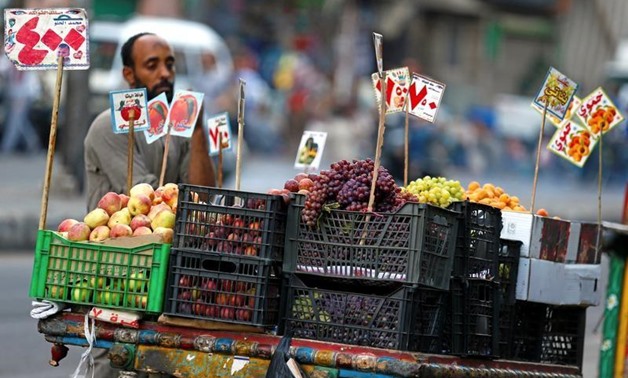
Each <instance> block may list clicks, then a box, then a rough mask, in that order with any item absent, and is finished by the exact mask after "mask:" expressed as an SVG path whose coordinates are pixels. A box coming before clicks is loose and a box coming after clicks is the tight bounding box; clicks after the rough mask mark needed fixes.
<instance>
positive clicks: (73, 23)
mask: <svg viewBox="0 0 628 378" xmlns="http://www.w3.org/2000/svg"><path fill="white" fill-rule="evenodd" d="M87 40H88V28H87V15H86V13H85V10H84V9H81V8H73V9H70V8H58V9H15V8H11V9H5V10H4V51H5V54H6V55H7V58H8V59H9V60H10V61H11V62H12V63H13V64H14V65H15V67H16V68H17V69H20V70H49V69H56V70H57V77H56V81H55V91H54V99H53V103H52V116H51V120H50V136H49V138H48V154H47V157H46V171H45V173H44V185H43V191H42V196H41V214H40V217H39V229H40V230H43V229H45V227H46V216H47V213H48V192H49V189H50V178H51V176H52V164H53V161H54V151H55V145H56V142H57V120H58V116H59V100H60V98H61V84H62V81H63V70H64V69H83V70H85V69H88V68H89V49H88V48H87Z"/></svg>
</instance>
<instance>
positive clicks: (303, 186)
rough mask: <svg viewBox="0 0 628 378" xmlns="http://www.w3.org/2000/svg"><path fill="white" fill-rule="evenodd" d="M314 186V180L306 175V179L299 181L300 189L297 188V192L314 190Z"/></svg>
mask: <svg viewBox="0 0 628 378" xmlns="http://www.w3.org/2000/svg"><path fill="white" fill-rule="evenodd" d="M313 186H314V181H312V180H310V179H309V178H307V177H306V178H304V179H301V181H299V189H298V190H297V192H298V191H299V190H312V187H313Z"/></svg>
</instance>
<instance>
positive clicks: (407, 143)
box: [403, 91, 410, 186]
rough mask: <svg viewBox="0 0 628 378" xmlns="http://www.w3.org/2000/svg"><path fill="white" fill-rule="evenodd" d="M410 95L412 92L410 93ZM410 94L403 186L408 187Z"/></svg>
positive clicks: (407, 105) (407, 109)
mask: <svg viewBox="0 0 628 378" xmlns="http://www.w3.org/2000/svg"><path fill="white" fill-rule="evenodd" d="M408 93H410V91H408ZM408 93H406V104H405V105H406V130H405V137H404V139H405V141H404V155H405V158H404V162H403V186H408V169H409V165H410V163H409V160H410V157H409V147H408V145H409V144H410V136H409V134H410V131H409V130H410V124H409V120H408V119H409V118H410V117H409V114H410V104H408Z"/></svg>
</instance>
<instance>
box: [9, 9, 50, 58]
mask: <svg viewBox="0 0 628 378" xmlns="http://www.w3.org/2000/svg"><path fill="white" fill-rule="evenodd" d="M38 22H39V17H33V18H31V19H30V20H28V21H27V22H26V23H24V25H23V26H22V27H21V28H20V30H19V31H18V32H17V34H16V35H15V39H16V40H17V41H18V42H19V43H21V44H23V45H24V47H23V48H22V50H21V51H20V52H19V54H18V58H19V60H20V62H22V63H23V64H25V65H29V66H30V65H36V64H39V63H41V61H42V60H44V58H45V57H46V55H47V54H48V51H46V50H41V49H36V48H35V45H36V44H38V43H39V40H40V39H41V37H40V36H39V34H37V33H36V32H34V31H33V29H35V28H36V27H37V23H38Z"/></svg>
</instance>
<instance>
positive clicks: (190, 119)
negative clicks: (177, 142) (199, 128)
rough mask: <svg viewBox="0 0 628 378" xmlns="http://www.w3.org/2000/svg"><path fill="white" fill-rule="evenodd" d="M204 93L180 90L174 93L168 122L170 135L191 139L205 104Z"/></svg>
mask: <svg viewBox="0 0 628 378" xmlns="http://www.w3.org/2000/svg"><path fill="white" fill-rule="evenodd" d="M203 96H204V95H203V93H200V92H190V91H181V90H178V91H176V92H174V96H173V98H172V103H171V104H170V112H169V113H168V121H167V122H166V124H167V125H168V126H169V127H170V134H171V135H176V136H182V137H185V138H190V137H191V136H192V132H193V131H194V126H196V120H197V118H198V115H199V113H200V111H201V105H202V104H203Z"/></svg>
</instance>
